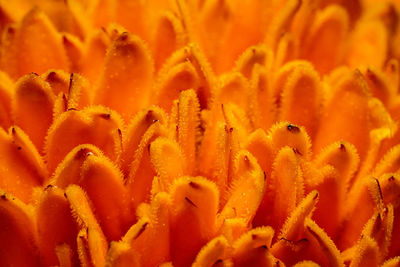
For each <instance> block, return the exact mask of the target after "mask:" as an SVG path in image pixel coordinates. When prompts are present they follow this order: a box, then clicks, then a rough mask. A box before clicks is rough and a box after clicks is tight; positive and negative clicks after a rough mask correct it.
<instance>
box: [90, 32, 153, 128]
mask: <svg viewBox="0 0 400 267" xmlns="http://www.w3.org/2000/svg"><path fill="white" fill-rule="evenodd" d="M104 64H105V67H104V69H103V72H102V74H101V78H100V83H99V86H98V88H97V89H96V94H95V98H94V103H96V104H101V105H105V106H108V107H110V108H112V109H114V110H116V111H118V112H119V113H120V114H121V115H122V117H123V118H124V119H125V120H126V121H128V120H130V119H131V117H132V116H133V115H134V114H136V113H137V112H138V111H139V110H141V109H142V108H144V107H146V106H147V105H148V104H149V100H150V99H149V97H150V93H151V86H152V78H153V72H154V67H153V61H152V58H151V56H150V53H149V51H148V49H147V47H146V46H145V44H144V42H143V41H142V40H141V39H140V38H139V37H137V36H134V35H132V34H129V33H122V34H121V35H120V36H118V37H117V39H116V40H115V41H114V42H113V43H112V45H111V47H110V48H109V49H108V50H107V55H106V58H105V62H104ZM139 98H140V101H138V99H139Z"/></svg>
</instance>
